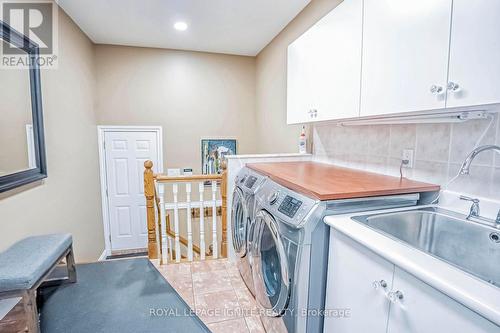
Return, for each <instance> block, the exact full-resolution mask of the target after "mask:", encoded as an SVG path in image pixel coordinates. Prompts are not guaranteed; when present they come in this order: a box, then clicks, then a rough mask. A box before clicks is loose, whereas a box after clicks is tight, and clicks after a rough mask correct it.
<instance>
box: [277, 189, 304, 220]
mask: <svg viewBox="0 0 500 333" xmlns="http://www.w3.org/2000/svg"><path fill="white" fill-rule="evenodd" d="M300 206H302V201H300V200H298V199H295V198H294V197H292V196H289V195H287V196H285V198H284V199H283V201H282V202H281V205H280V206H279V208H278V211H279V212H280V213H283V214H285V215H286V216H288V217H289V218H293V217H294V216H295V214H296V213H297V211H298V210H299V208H300Z"/></svg>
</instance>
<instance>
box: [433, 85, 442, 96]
mask: <svg viewBox="0 0 500 333" xmlns="http://www.w3.org/2000/svg"><path fill="white" fill-rule="evenodd" d="M430 91H431V93H432V94H434V95H441V94H442V93H443V87H441V86H436V85H435V84H433V85H432V86H431V89H430Z"/></svg>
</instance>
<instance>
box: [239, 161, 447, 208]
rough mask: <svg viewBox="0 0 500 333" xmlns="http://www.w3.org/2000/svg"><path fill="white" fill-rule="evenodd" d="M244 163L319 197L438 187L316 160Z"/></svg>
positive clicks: (298, 190)
mask: <svg viewBox="0 0 500 333" xmlns="http://www.w3.org/2000/svg"><path fill="white" fill-rule="evenodd" d="M247 167H249V168H250V169H253V170H255V171H257V172H259V173H261V174H264V175H267V176H269V177H270V178H271V179H272V180H274V181H275V182H277V183H278V184H281V185H283V186H285V187H288V188H289V189H292V190H294V191H296V192H299V193H302V194H304V195H306V196H309V197H313V198H316V199H319V200H335V199H350V198H362V197H373V196H379V195H392V194H408V193H418V192H433V191H439V189H440V187H439V185H434V184H427V183H421V182H417V181H413V180H409V179H406V178H403V179H399V178H398V177H391V176H385V175H380V174H377V173H372V172H365V171H360V170H354V169H348V168H342V167H338V166H334V165H330V164H323V163H315V162H278V163H252V164H247Z"/></svg>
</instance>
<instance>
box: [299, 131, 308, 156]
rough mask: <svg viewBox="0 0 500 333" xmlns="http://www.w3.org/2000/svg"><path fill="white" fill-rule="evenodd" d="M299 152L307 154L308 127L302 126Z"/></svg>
mask: <svg viewBox="0 0 500 333" xmlns="http://www.w3.org/2000/svg"><path fill="white" fill-rule="evenodd" d="M299 154H307V137H306V127H305V126H302V132H301V133H300V137H299Z"/></svg>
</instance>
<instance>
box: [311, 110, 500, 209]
mask: <svg viewBox="0 0 500 333" xmlns="http://www.w3.org/2000/svg"><path fill="white" fill-rule="evenodd" d="M492 117H493V118H492V120H489V119H484V120H472V121H468V122H464V123H444V124H411V125H374V126H349V127H347V126H346V127H344V126H337V125H336V124H316V125H314V126H313V128H312V129H313V154H314V157H313V159H314V160H316V161H318V162H325V163H332V164H336V165H339V166H345V167H350V168H355V169H362V170H367V171H372V172H378V173H383V174H387V175H392V176H398V177H399V166H400V164H401V156H402V153H403V149H413V150H414V152H415V155H414V167H413V168H412V169H403V175H404V176H405V177H407V178H411V179H414V180H419V181H424V182H431V183H437V184H440V185H442V186H446V185H447V184H448V183H449V181H450V180H451V179H453V178H454V177H455V175H456V174H457V172H458V170H459V169H460V166H461V164H462V162H463V160H464V159H465V157H466V156H467V155H468V154H469V153H470V151H471V150H472V149H473V148H474V146H475V145H476V143H477V141H478V140H479V139H480V137H481V135H482V134H483V133H484V131H485V130H486V128H487V127H488V125H489V124H490V121H491V122H492V124H491V126H490V129H489V130H488V132H487V133H486V135H485V136H484V138H483V140H482V141H481V142H480V143H479V144H480V145H485V144H497V145H500V119H499V116H498V113H494V114H493V115H492ZM446 189H448V190H452V191H457V192H461V193H466V194H470V195H476V196H481V197H487V198H491V199H494V200H499V201H500V154H496V153H494V152H492V151H489V152H483V153H481V154H480V155H478V156H477V158H476V159H475V160H474V163H473V164H472V167H471V170H470V175H464V176H460V177H458V178H457V179H456V180H455V181H453V182H452V183H450V184H449V186H448V187H447V188H446Z"/></svg>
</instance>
